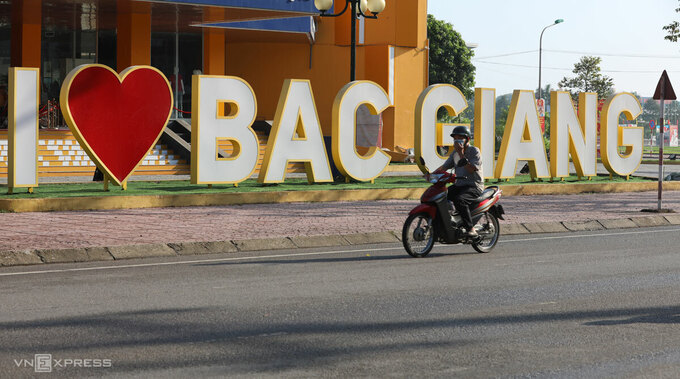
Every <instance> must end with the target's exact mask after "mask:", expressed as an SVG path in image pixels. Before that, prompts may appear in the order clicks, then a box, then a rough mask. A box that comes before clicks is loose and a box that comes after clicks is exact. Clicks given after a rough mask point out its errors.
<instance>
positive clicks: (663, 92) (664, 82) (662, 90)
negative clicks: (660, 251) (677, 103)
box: [652, 70, 676, 212]
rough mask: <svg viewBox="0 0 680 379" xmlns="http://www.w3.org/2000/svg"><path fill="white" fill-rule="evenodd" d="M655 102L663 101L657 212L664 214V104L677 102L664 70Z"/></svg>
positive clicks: (658, 134)
mask: <svg viewBox="0 0 680 379" xmlns="http://www.w3.org/2000/svg"><path fill="white" fill-rule="evenodd" d="M652 99H654V100H659V101H661V117H660V120H659V133H657V137H659V138H658V139H659V140H660V142H659V201H658V204H657V210H656V211H657V212H662V209H661V193H662V191H663V143H664V131H663V126H664V122H663V116H664V114H663V112H664V102H665V101H666V100H675V99H676V97H675V91H673V86H672V85H671V80H670V79H669V78H668V73H666V70H663V73H662V74H661V78H660V79H659V83H658V84H657V85H656V91H654V96H653V97H652Z"/></svg>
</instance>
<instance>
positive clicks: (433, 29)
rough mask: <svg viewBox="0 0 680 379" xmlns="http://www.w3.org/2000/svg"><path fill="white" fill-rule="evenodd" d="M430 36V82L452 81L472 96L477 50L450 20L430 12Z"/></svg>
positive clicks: (466, 96)
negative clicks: (473, 61)
mask: <svg viewBox="0 0 680 379" xmlns="http://www.w3.org/2000/svg"><path fill="white" fill-rule="evenodd" d="M427 37H428V38H429V39H430V84H436V83H447V84H452V85H454V86H456V87H458V89H460V90H461V92H463V95H464V96H465V98H466V99H469V98H472V96H473V94H474V89H473V88H474V86H475V66H474V65H473V64H472V57H473V56H474V52H473V51H472V50H470V48H468V47H467V45H466V44H465V41H463V37H461V35H460V33H458V32H457V31H455V30H454V29H453V25H451V24H450V23H448V22H445V21H441V20H437V19H436V18H434V16H432V15H431V14H428V15H427Z"/></svg>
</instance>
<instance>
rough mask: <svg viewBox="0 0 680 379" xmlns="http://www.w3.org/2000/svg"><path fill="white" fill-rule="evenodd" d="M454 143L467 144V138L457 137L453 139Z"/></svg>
mask: <svg viewBox="0 0 680 379" xmlns="http://www.w3.org/2000/svg"><path fill="white" fill-rule="evenodd" d="M453 143H457V144H460V145H465V140H464V139H455V140H453Z"/></svg>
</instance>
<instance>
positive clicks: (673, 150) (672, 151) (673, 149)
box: [643, 146, 680, 154]
mask: <svg viewBox="0 0 680 379" xmlns="http://www.w3.org/2000/svg"><path fill="white" fill-rule="evenodd" d="M643 152H645V153H656V154H659V147H658V146H653V147H651V148H650V147H649V146H645V147H644V148H643ZM663 153H664V154H680V147H670V146H664V148H663Z"/></svg>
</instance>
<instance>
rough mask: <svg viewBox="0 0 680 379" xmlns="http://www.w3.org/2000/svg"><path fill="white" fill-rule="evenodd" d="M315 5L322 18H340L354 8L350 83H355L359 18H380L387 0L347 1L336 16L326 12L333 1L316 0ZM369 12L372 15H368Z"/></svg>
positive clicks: (352, 14) (352, 15)
mask: <svg viewBox="0 0 680 379" xmlns="http://www.w3.org/2000/svg"><path fill="white" fill-rule="evenodd" d="M314 5H315V6H316V8H317V9H318V10H320V11H321V17H338V16H340V15H342V14H344V13H345V11H347V9H348V8H349V7H350V5H351V7H352V13H351V17H350V18H351V19H352V26H351V29H352V31H351V37H350V38H351V51H350V68H349V81H350V82H353V81H354V80H355V79H356V49H357V42H356V39H357V17H358V16H361V17H364V18H373V19H376V18H378V13H380V12H382V11H383V9H385V0H345V8H343V10H342V11H340V12H339V13H335V14H327V13H326V12H327V11H328V10H329V9H331V7H332V6H333V0H314ZM367 11H369V12H371V13H372V15H368V14H366V12H367Z"/></svg>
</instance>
